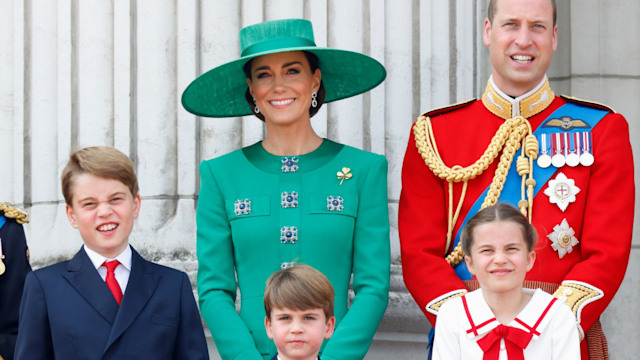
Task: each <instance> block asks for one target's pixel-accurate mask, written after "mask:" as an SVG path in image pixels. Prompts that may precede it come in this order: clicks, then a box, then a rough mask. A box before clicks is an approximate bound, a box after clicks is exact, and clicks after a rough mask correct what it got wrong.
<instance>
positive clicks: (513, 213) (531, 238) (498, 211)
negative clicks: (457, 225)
mask: <svg viewBox="0 0 640 360" xmlns="http://www.w3.org/2000/svg"><path fill="white" fill-rule="evenodd" d="M498 221H504V222H512V223H514V224H518V225H520V227H521V228H522V237H523V238H524V242H525V244H527V250H528V251H532V250H533V248H534V247H535V246H536V239H537V238H538V235H537V233H536V229H535V228H534V227H533V225H531V224H530V223H529V220H528V219H527V217H526V216H524V215H523V214H522V213H521V212H520V211H519V210H518V209H516V208H514V207H513V206H511V205H509V204H505V203H497V204H496V205H493V206H489V207H486V208H484V209H482V210H480V211H478V213H477V214H475V215H473V217H472V218H471V219H470V220H469V222H468V223H467V225H466V226H465V227H464V229H462V234H461V235H460V241H461V242H462V251H464V253H465V254H467V255H469V254H471V247H472V246H473V235H474V234H473V231H474V230H475V228H476V227H478V226H480V225H483V224H488V223H492V222H498Z"/></svg>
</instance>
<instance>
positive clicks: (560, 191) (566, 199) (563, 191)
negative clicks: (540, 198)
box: [544, 173, 580, 211]
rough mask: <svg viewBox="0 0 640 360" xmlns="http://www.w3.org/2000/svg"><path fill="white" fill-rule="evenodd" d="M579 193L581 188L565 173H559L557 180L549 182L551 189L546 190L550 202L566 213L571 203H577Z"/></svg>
mask: <svg viewBox="0 0 640 360" xmlns="http://www.w3.org/2000/svg"><path fill="white" fill-rule="evenodd" d="M579 192H580V188H579V187H577V186H576V182H575V181H574V180H573V179H569V178H567V176H566V175H565V174H564V173H558V176H556V178H555V179H553V180H549V187H548V188H546V189H545V190H544V193H545V195H547V196H548V197H549V201H550V202H551V203H552V204H556V205H558V207H559V208H560V210H562V211H565V210H566V209H567V206H569V204H570V203H572V202H574V201H576V194H578V193H579Z"/></svg>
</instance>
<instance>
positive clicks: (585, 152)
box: [580, 131, 594, 166]
mask: <svg viewBox="0 0 640 360" xmlns="http://www.w3.org/2000/svg"><path fill="white" fill-rule="evenodd" d="M580 134H581V135H582V155H580V164H582V165H584V166H591V165H593V160H594V159H593V154H592V153H591V152H592V151H593V150H592V149H591V132H590V131H585V132H583V133H580Z"/></svg>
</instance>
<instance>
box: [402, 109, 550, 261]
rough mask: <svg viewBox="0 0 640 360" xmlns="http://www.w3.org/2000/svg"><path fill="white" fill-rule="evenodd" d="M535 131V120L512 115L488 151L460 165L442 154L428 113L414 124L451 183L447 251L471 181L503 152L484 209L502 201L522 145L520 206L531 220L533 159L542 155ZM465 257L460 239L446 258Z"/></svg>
mask: <svg viewBox="0 0 640 360" xmlns="http://www.w3.org/2000/svg"><path fill="white" fill-rule="evenodd" d="M532 133H533V132H532V130H531V124H529V121H527V119H525V118H524V117H522V116H516V117H514V118H511V119H508V120H507V121H505V122H504V123H503V124H502V125H501V126H500V128H498V131H497V132H496V134H495V135H494V136H493V138H492V139H491V142H490V143H489V146H488V147H487V149H486V150H485V151H484V154H482V156H481V157H480V159H478V160H476V162H475V163H473V164H471V165H469V166H467V167H464V168H463V167H462V166H460V165H455V166H453V167H448V166H447V165H445V164H444V162H443V161H442V158H441V157H440V153H439V151H438V146H437V144H436V140H435V137H434V135H433V127H432V125H431V119H429V118H428V117H425V116H420V117H419V118H418V120H416V123H415V126H414V128H413V134H414V136H415V139H416V147H417V148H418V152H419V153H420V155H421V156H422V159H423V160H424V162H425V164H426V165H427V166H428V167H429V168H430V169H431V171H432V172H433V173H434V174H435V175H436V176H438V177H439V178H441V179H443V180H446V181H447V183H448V184H449V212H448V216H447V243H446V249H447V250H446V251H448V249H449V247H450V246H451V240H452V239H451V237H452V234H453V227H454V226H455V224H456V222H457V221H458V216H459V215H460V210H461V208H462V203H463V202H464V198H465V195H466V191H467V183H468V181H469V180H471V179H474V178H475V177H477V176H478V175H480V174H482V173H483V172H484V171H485V170H486V169H487V168H488V167H489V165H491V163H493V161H494V160H495V159H496V158H497V157H498V155H499V154H500V153H501V152H502V155H501V156H500V162H499V163H498V168H497V169H496V172H495V174H494V176H493V180H492V181H491V186H490V187H489V191H488V193H487V196H486V197H485V199H484V202H483V203H482V207H481V208H482V209H484V208H486V207H488V206H491V205H495V204H496V203H497V202H498V198H499V197H500V193H501V192H502V189H503V187H504V183H505V181H506V179H507V174H508V172H509V168H510V167H511V162H512V161H513V157H514V155H515V153H516V152H517V151H518V150H519V149H520V148H521V147H522V149H523V151H522V154H521V155H520V156H519V157H518V160H517V162H516V169H517V170H518V174H519V175H520V176H522V185H521V188H522V190H521V200H520V202H519V203H518V207H519V208H520V211H522V213H523V214H525V215H527V214H528V216H529V221H531V212H532V210H533V188H534V187H535V180H534V179H533V160H535V159H536V158H537V157H538V140H537V139H536V137H535V136H534V135H533V134H532ZM527 175H528V176H527ZM454 182H462V192H461V194H460V199H459V201H458V206H457V207H456V211H455V214H454V213H453V183H454ZM463 258H464V252H463V251H462V245H461V244H460V242H458V245H457V246H456V247H455V249H453V251H452V252H451V254H449V255H447V256H446V260H447V262H448V263H449V264H450V265H451V266H456V265H458V264H459V263H460V262H461V261H462V259H463Z"/></svg>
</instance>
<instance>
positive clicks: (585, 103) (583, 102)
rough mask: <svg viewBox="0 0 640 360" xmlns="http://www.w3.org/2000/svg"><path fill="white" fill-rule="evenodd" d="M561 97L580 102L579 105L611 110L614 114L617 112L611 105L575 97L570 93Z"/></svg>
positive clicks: (576, 102) (571, 101)
mask: <svg viewBox="0 0 640 360" xmlns="http://www.w3.org/2000/svg"><path fill="white" fill-rule="evenodd" d="M560 97H561V98H563V99H565V100H566V101H567V102H570V103H573V104H578V105H582V106H587V107H591V108H596V109H598V110H604V111H609V112H612V113H614V114H615V113H616V111H615V110H613V109H612V108H610V107H609V106H607V105H604V104H600V103H597V102H595V101H589V100H582V99H578V98H575V97H573V96H569V95H560Z"/></svg>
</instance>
